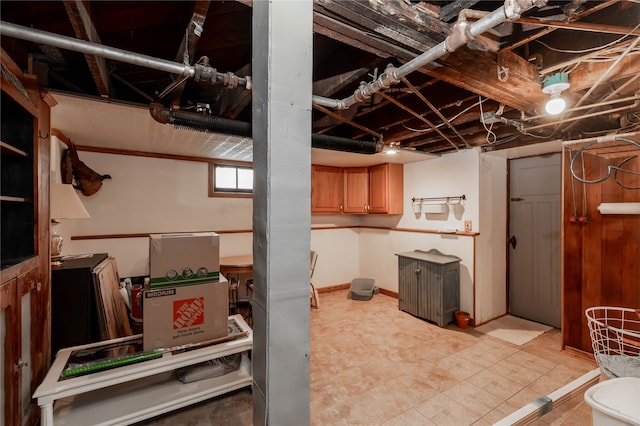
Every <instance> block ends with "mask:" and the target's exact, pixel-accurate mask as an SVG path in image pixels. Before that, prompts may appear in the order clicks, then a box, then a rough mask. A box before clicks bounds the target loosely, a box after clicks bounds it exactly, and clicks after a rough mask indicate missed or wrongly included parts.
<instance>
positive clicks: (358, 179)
mask: <svg viewBox="0 0 640 426" xmlns="http://www.w3.org/2000/svg"><path fill="white" fill-rule="evenodd" d="M343 170H344V208H343V211H344V212H345V213H367V212H368V211H369V169H368V168H367V167H349V168H345V169H343Z"/></svg>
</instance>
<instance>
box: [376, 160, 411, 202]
mask: <svg viewBox="0 0 640 426" xmlns="http://www.w3.org/2000/svg"><path fill="white" fill-rule="evenodd" d="M403 188H404V178H403V167H402V164H395V163H387V164H380V165H377V166H371V167H369V213H385V214H402V213H403V212H404V204H403V200H402V197H403V194H404V189H403Z"/></svg>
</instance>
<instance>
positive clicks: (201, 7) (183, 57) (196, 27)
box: [171, 0, 210, 106]
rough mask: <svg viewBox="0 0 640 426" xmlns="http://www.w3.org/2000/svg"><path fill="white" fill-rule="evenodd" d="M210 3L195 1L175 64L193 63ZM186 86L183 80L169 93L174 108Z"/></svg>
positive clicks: (207, 1) (207, 0)
mask: <svg viewBox="0 0 640 426" xmlns="http://www.w3.org/2000/svg"><path fill="white" fill-rule="evenodd" d="M209 4H210V1H209V0H206V1H197V2H196V3H195V6H194V11H193V15H191V19H190V20H189V23H188V25H187V28H186V29H185V35H184V38H183V39H182V42H181V43H180V46H179V47H178V53H176V62H183V63H188V64H194V63H195V60H194V59H195V58H194V56H195V54H196V49H197V48H198V42H199V41H200V35H201V34H202V31H204V24H205V21H206V19H207V13H208V11H209ZM186 84H187V81H186V80H184V81H183V82H182V83H180V84H179V85H178V86H177V87H175V88H174V89H173V91H172V93H171V104H172V105H174V106H180V101H181V99H182V93H183V92H184V88H185V86H186Z"/></svg>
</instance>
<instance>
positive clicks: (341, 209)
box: [340, 203, 344, 211]
mask: <svg viewBox="0 0 640 426" xmlns="http://www.w3.org/2000/svg"><path fill="white" fill-rule="evenodd" d="M340 211H344V209H343V208H342V203H340Z"/></svg>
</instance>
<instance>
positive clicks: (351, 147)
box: [311, 133, 384, 154]
mask: <svg viewBox="0 0 640 426" xmlns="http://www.w3.org/2000/svg"><path fill="white" fill-rule="evenodd" d="M311 146H312V147H313V148H318V149H329V150H332V151H343V152H355V153H357V154H376V153H378V152H381V151H382V148H384V144H383V143H382V142H379V141H360V140H353V139H347V138H341V137H338V136H329V135H318V134H315V133H314V134H312V135H311Z"/></svg>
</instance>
